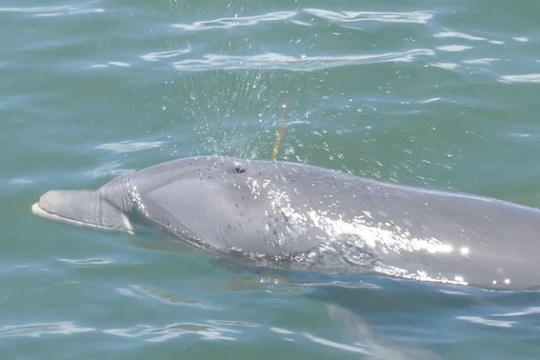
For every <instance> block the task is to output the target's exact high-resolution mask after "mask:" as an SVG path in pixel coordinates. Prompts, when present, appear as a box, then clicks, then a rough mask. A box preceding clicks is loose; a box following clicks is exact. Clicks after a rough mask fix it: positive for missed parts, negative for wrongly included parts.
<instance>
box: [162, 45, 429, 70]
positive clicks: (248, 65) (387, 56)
mask: <svg viewBox="0 0 540 360" xmlns="http://www.w3.org/2000/svg"><path fill="white" fill-rule="evenodd" d="M421 56H433V51H432V50H429V49H413V50H408V51H403V52H393V53H384V54H377V55H342V56H300V57H296V56H289V55H284V54H278V53H265V54H258V55H251V56H225V55H216V54H210V55H206V56H204V58H203V59H188V60H182V61H178V62H175V63H174V64H173V65H174V67H175V68H176V69H178V70H184V71H205V70H211V69H224V70H239V69H283V70H289V71H314V70H321V69H327V68H333V67H340V66H351V65H366V64H374V63H384V62H412V61H414V60H415V59H416V58H417V57H421Z"/></svg>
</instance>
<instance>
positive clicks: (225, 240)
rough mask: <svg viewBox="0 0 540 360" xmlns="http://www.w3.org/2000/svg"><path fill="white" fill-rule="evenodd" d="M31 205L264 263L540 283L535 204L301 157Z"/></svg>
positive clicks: (196, 160)
mask: <svg viewBox="0 0 540 360" xmlns="http://www.w3.org/2000/svg"><path fill="white" fill-rule="evenodd" d="M32 212H33V213H34V214H36V215H39V216H42V217H44V218H48V219H52V220H58V221H62V222H65V223H69V224H75V225H83V226H89V227H93V228H98V229H105V230H120V231H125V232H128V233H131V234H133V233H136V232H138V231H139V229H146V228H157V229H160V230H162V231H165V232H166V233H168V234H171V235H173V236H174V237H175V238H179V239H180V240H182V241H185V242H188V243H190V244H192V245H194V246H197V247H201V248H204V249H208V250H211V251H214V252H217V253H224V254H231V255H234V256H235V257H237V256H240V257H241V258H245V259H249V260H250V261H257V262H260V263H261V264H263V265H264V266H277V267H283V266H286V267H288V268H300V269H309V270H316V271H328V272H339V273H341V272H349V273H351V272H352V273H354V272H358V273H366V272H367V273H374V274H383V275H390V276H393V277H398V278H405V279H415V280H422V281H433V282H439V283H449V284H462V285H472V286H477V287H483V288H498V289H537V288H539V287H540V239H539V236H540V210H538V209H534V208H530V207H526V206H522V205H517V204H513V203H510V202H506V201H501V200H497V199H492V198H487V197H481V196H475V195H467V194H461V193H450V192H444V191H437V190H428V189H420V188H415V187H410V186H403V185H397V184H389V183H383V182H379V181H375V180H370V179H364V178H361V177H358V176H355V175H351V174H347V173H343V172H340V171H336V170H331V169H325V168H321V167H317V166H312V165H307V164H300V163H292V162H285V161H262V160H246V159H239V158H233V157H221V156H200V157H191V158H184V159H179V160H173V161H169V162H165V163H162V164H159V165H155V166H152V167H149V168H146V169H143V170H140V171H137V172H134V173H132V174H128V175H124V176H120V177H118V178H115V179H113V180H112V181H110V182H109V183H107V184H105V185H103V186H102V187H101V188H99V189H98V190H96V191H89V190H52V191H49V192H47V193H45V194H44V195H42V196H41V197H40V199H39V202H37V203H35V204H34V205H33V206H32Z"/></svg>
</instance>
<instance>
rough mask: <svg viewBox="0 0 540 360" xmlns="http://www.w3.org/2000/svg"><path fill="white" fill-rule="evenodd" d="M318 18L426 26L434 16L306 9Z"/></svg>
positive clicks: (412, 13) (419, 13)
mask: <svg viewBox="0 0 540 360" xmlns="http://www.w3.org/2000/svg"><path fill="white" fill-rule="evenodd" d="M304 11H306V12H307V13H309V14H311V15H315V16H317V17H320V18H323V19H326V20H330V21H338V22H357V21H382V22H395V23H416V24H425V23H427V22H428V21H429V20H430V19H431V18H432V17H433V14H432V13H430V12H425V11H412V12H379V11H331V10H324V9H304Z"/></svg>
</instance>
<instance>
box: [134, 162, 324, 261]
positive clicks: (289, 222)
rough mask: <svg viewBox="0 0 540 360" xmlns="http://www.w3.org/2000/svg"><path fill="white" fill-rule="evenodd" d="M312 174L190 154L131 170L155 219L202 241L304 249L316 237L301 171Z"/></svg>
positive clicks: (138, 195)
mask: <svg viewBox="0 0 540 360" xmlns="http://www.w3.org/2000/svg"><path fill="white" fill-rule="evenodd" d="M305 171H307V170H306V168H305V167H304V166H302V165H301V164H295V165H293V164H290V163H284V162H278V161H250V160H246V159H238V158H231V157H217V156H212V157H195V158H186V159H180V160H175V161H171V162H168V163H164V164H160V165H157V166H154V167H151V168H148V169H145V170H142V171H139V172H136V173H134V174H131V175H130V176H129V182H130V185H129V186H130V189H131V190H130V191H128V192H129V193H130V194H131V196H132V198H133V199H135V202H136V203H137V204H136V207H137V209H139V210H140V211H141V212H142V213H143V215H144V216H145V217H146V218H148V219H150V220H151V222H153V223H157V224H159V225H161V226H162V227H165V228H166V229H167V230H169V231H170V232H172V233H175V234H177V235H179V236H180V237H183V238H186V239H187V240H193V241H194V242H196V243H198V244H203V245H206V246H210V247H212V248H217V249H223V250H225V249H235V250H241V251H244V252H256V253H265V254H283V253H297V252H301V251H305V250H308V249H310V248H312V247H313V243H314V242H315V241H316V240H315V239H314V237H310V236H309V234H307V233H308V228H307V227H308V226H310V225H312V224H308V219H306V218H305V217H304V215H302V214H303V213H304V212H305V211H308V210H309V209H308V206H309V203H307V202H306V201H299V198H302V197H303V195H305V194H302V193H300V192H299V191H300V190H299V189H300V188H301V186H298V185H299V184H298V182H299V181H303V180H301V179H304V176H297V175H299V174H298V173H302V172H305ZM305 179H306V180H305V181H311V179H310V177H309V176H306V177H305ZM303 200H305V199H303ZM321 236H322V235H321Z"/></svg>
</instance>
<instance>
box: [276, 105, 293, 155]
mask: <svg viewBox="0 0 540 360" xmlns="http://www.w3.org/2000/svg"><path fill="white" fill-rule="evenodd" d="M281 108H282V109H283V117H282V118H281V121H280V123H279V128H278V131H277V133H276V141H274V149H273V150H272V160H276V158H277V156H278V153H279V148H280V147H281V141H282V140H283V137H284V136H285V129H286V127H287V120H288V118H289V106H288V105H287V103H285V104H283V105H281Z"/></svg>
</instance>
